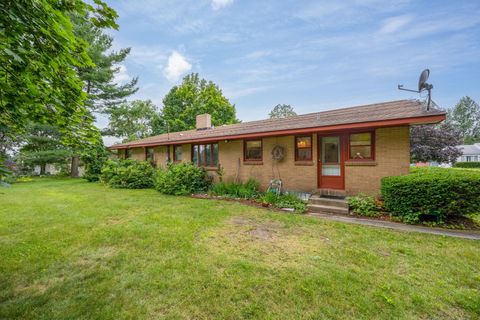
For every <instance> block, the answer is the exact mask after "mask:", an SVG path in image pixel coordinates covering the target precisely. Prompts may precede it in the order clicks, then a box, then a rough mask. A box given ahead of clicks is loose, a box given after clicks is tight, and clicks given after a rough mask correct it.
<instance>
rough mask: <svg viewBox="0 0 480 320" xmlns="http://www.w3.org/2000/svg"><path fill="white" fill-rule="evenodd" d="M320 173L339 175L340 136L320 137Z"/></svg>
mask: <svg viewBox="0 0 480 320" xmlns="http://www.w3.org/2000/svg"><path fill="white" fill-rule="evenodd" d="M322 175H324V176H340V175H341V170H340V137H325V138H322Z"/></svg>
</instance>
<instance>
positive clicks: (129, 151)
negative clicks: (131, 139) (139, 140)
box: [125, 149, 132, 159]
mask: <svg viewBox="0 0 480 320" xmlns="http://www.w3.org/2000/svg"><path fill="white" fill-rule="evenodd" d="M131 157H132V149H125V159H130V158H131Z"/></svg>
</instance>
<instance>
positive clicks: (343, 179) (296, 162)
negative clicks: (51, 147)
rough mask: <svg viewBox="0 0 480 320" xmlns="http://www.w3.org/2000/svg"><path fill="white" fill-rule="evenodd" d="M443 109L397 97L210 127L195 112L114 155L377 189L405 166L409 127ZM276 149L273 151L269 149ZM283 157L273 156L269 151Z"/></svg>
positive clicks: (288, 185) (240, 176) (301, 187)
mask: <svg viewBox="0 0 480 320" xmlns="http://www.w3.org/2000/svg"><path fill="white" fill-rule="evenodd" d="M444 119H445V112H444V111H440V110H436V109H430V110H429V111H427V110H426V108H425V106H424V105H423V104H422V103H420V102H418V101H416V100H400V101H392V102H384V103H378V104H371V105H364V106H357V107H351V108H344V109H336V110H331V111H324V112H316V113H310V114H304V115H298V116H292V117H288V118H283V119H268V120H260V121H251V122H243V123H238V124H232V125H223V126H219V127H212V126H211V121H210V115H208V114H203V115H198V116H197V125H196V127H197V128H196V129H195V130H188V131H182V132H172V133H169V134H161V135H158V136H153V137H148V138H145V139H141V140H137V141H132V142H128V143H122V144H117V145H114V146H112V147H111V148H110V149H112V150H118V151H117V154H118V156H119V157H120V158H132V159H135V160H147V161H151V162H152V163H154V164H156V165H157V166H158V167H162V166H165V165H166V164H167V163H168V162H169V161H173V162H182V161H183V162H184V161H191V162H193V163H195V164H197V165H199V166H202V167H205V168H206V170H208V171H210V172H211V174H212V175H214V176H216V175H217V174H218V173H217V170H218V168H219V166H221V168H223V179H224V181H246V180H248V179H249V178H254V179H256V180H258V181H259V182H260V184H261V187H262V188H264V189H265V188H267V187H268V185H269V184H270V181H271V180H272V179H274V178H275V179H281V180H282V183H283V189H285V190H292V191H303V192H309V193H321V194H327V195H328V194H330V193H332V195H342V194H343V195H351V194H356V193H359V192H363V193H371V194H376V193H378V191H379V187H380V179H381V178H382V177H385V176H392V175H402V174H408V173H409V164H410V142H409V141H410V139H409V127H410V126H411V125H416V124H427V123H438V122H441V121H443V120H444ZM273 150H275V151H273ZM272 151H273V153H276V155H277V156H279V157H280V158H282V155H283V158H282V159H281V160H274V157H273V153H272Z"/></svg>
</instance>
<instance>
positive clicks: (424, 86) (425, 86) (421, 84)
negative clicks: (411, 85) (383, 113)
mask: <svg viewBox="0 0 480 320" xmlns="http://www.w3.org/2000/svg"><path fill="white" fill-rule="evenodd" d="M429 76H430V70H429V69H425V70H423V71H422V73H421V74H420V78H419V79H418V90H412V89H406V88H404V87H403V85H402V84H399V85H398V90H403V91H410V92H416V93H420V92H422V91H424V90H427V91H428V102H427V111H428V110H429V109H430V103H431V101H432V89H433V86H432V85H431V84H429V83H427V80H428V77H429Z"/></svg>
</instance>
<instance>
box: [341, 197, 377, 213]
mask: <svg viewBox="0 0 480 320" xmlns="http://www.w3.org/2000/svg"><path fill="white" fill-rule="evenodd" d="M348 206H349V207H350V209H351V210H352V212H353V213H355V214H357V215H359V216H365V217H377V216H379V215H380V214H381V211H380V208H379V206H378V205H377V203H376V201H375V198H374V197H372V196H368V195H364V194H359V195H358V196H355V197H349V198H348Z"/></svg>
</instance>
